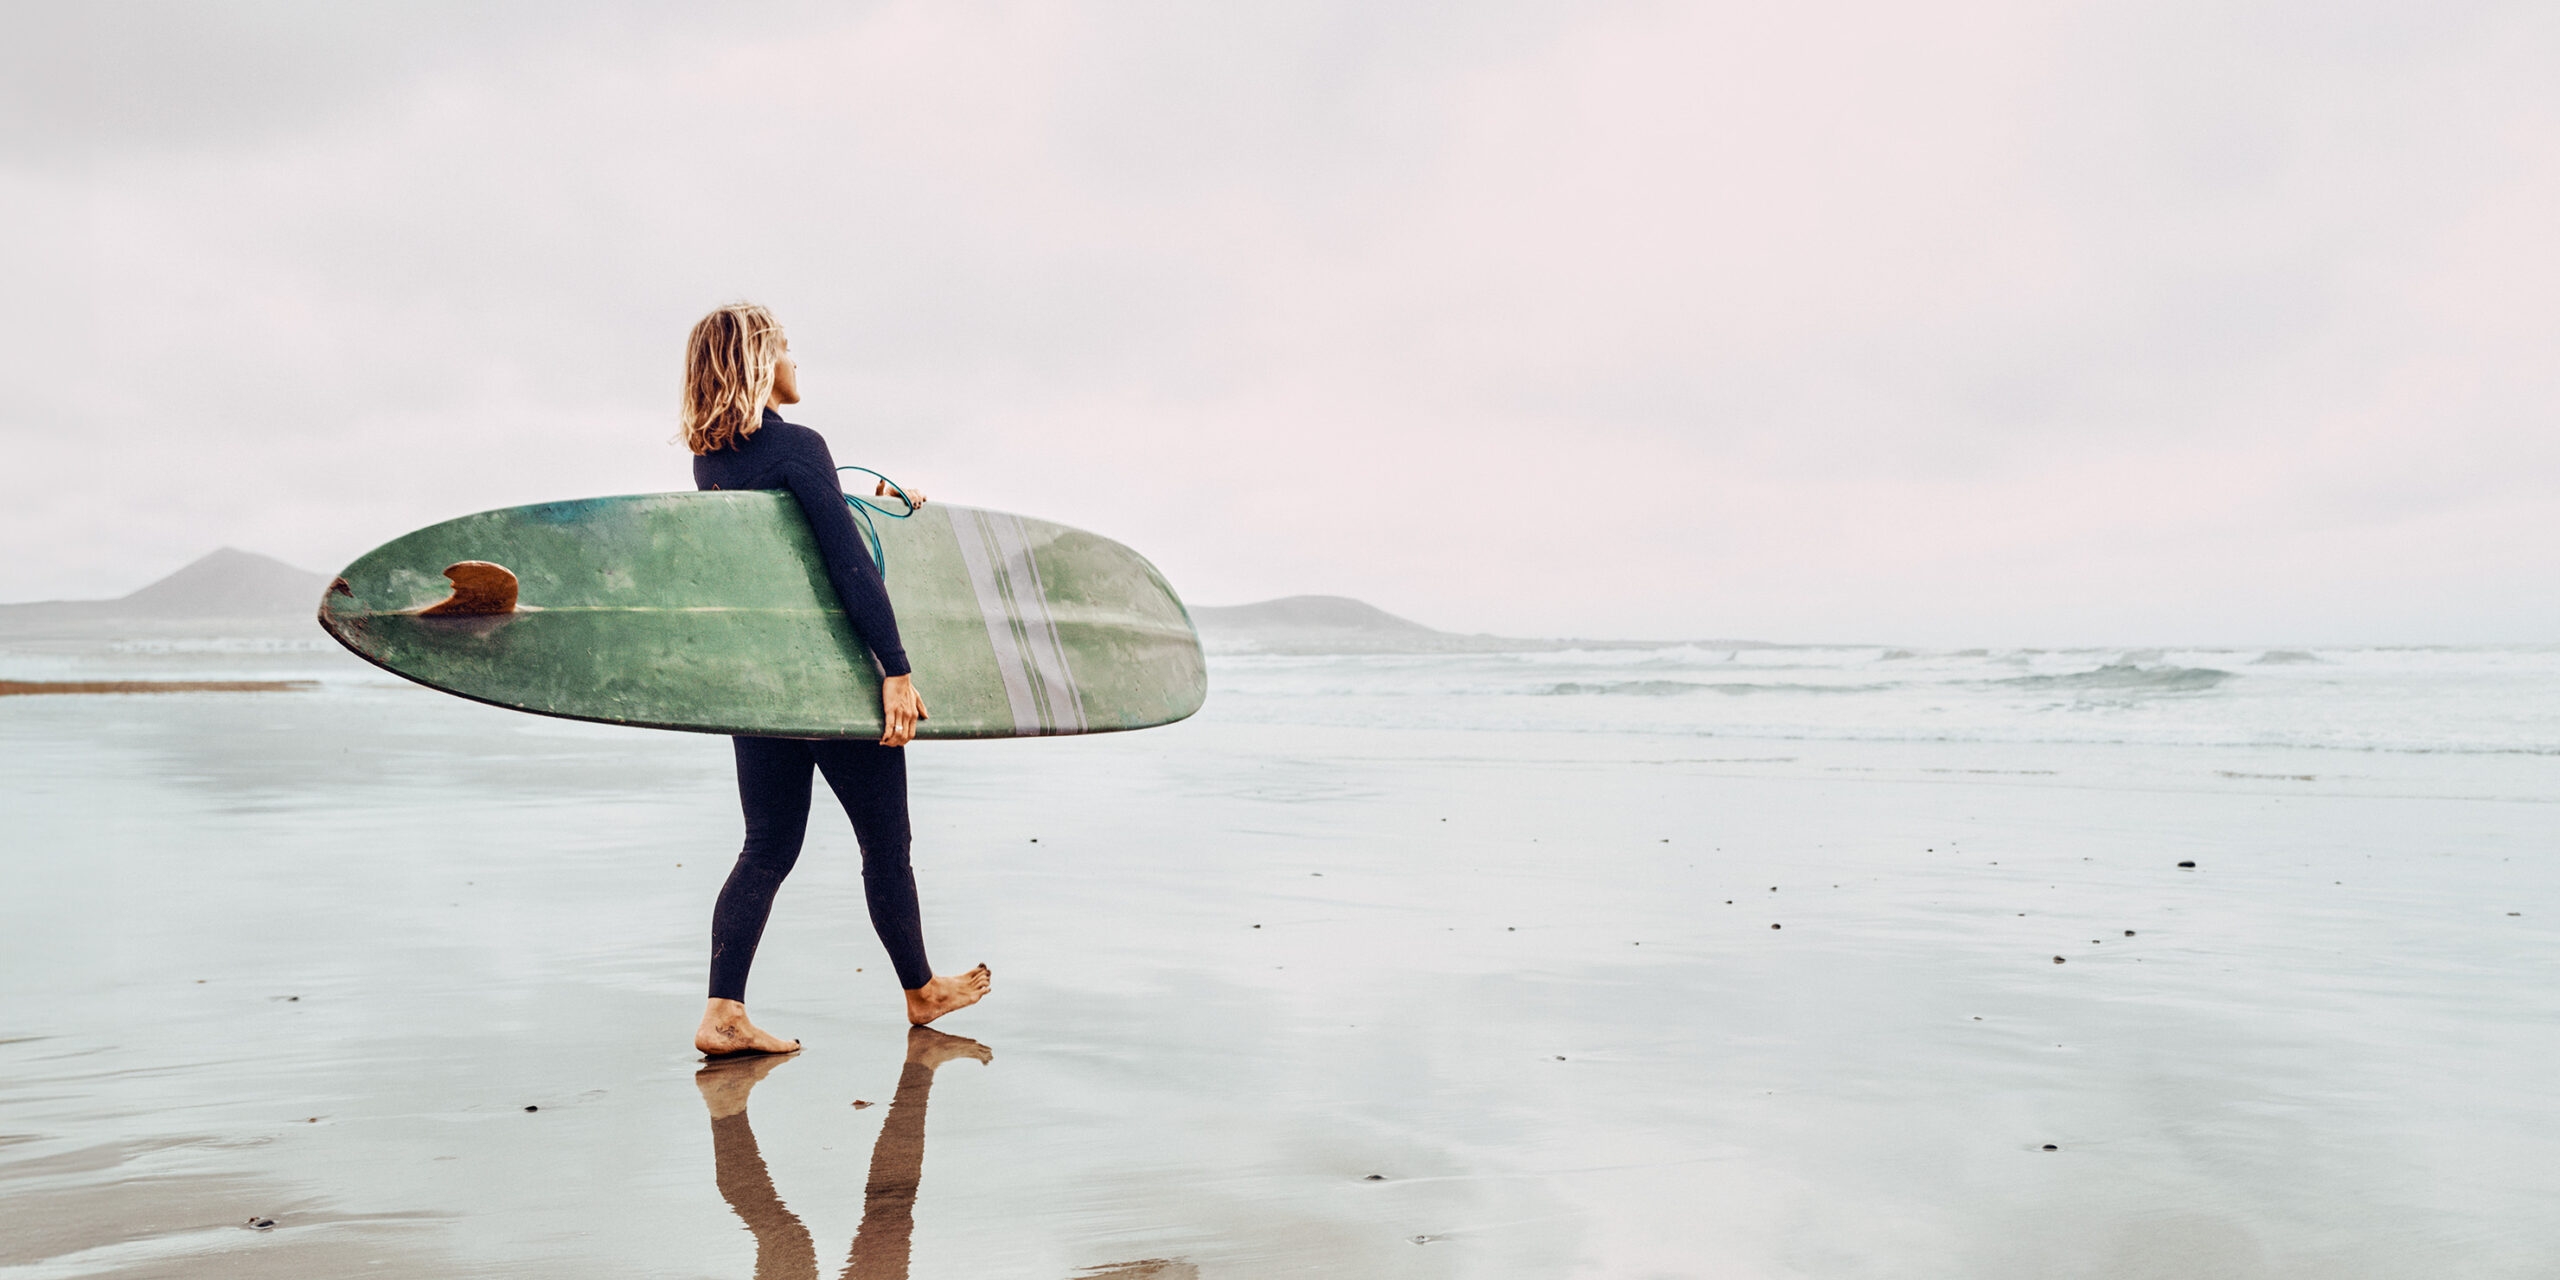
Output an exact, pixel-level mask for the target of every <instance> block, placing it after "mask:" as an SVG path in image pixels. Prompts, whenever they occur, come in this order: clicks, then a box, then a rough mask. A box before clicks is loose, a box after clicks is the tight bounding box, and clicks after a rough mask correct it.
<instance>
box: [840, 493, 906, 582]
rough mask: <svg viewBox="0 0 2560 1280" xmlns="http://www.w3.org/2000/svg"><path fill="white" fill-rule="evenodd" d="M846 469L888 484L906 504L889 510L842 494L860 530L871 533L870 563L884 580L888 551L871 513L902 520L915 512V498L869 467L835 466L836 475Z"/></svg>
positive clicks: (887, 566) (863, 499) (886, 572)
mask: <svg viewBox="0 0 2560 1280" xmlns="http://www.w3.org/2000/svg"><path fill="white" fill-rule="evenodd" d="M847 471H859V472H861V473H862V474H864V475H866V476H870V477H871V478H873V479H875V480H878V481H879V482H880V483H882V484H885V485H887V486H889V492H891V493H894V494H896V495H898V501H899V502H901V503H904V504H906V508H907V509H906V510H904V511H891V510H890V509H888V508H887V507H876V506H873V505H871V502H870V500H869V499H866V498H862V497H859V496H857V495H854V494H850V493H848V494H846V495H845V496H844V505H846V506H847V507H850V508H852V509H853V515H854V518H855V519H857V520H860V521H861V522H862V531H863V532H864V533H867V534H870V535H871V563H872V564H874V565H877V566H879V569H880V577H881V578H882V579H883V580H884V581H885V580H886V579H887V578H888V576H889V552H888V548H886V547H885V546H883V545H881V542H880V530H879V529H878V528H877V527H875V526H874V525H873V524H872V523H871V515H872V513H873V512H875V511H876V512H878V513H879V514H881V515H884V516H887V517H889V518H890V519H892V520H904V519H906V518H907V517H908V516H911V515H914V514H915V513H916V503H915V499H913V498H910V497H908V496H907V491H906V489H905V488H904V487H903V486H901V485H900V484H899V483H898V482H897V481H895V480H892V479H890V478H889V477H887V476H884V475H881V474H880V473H879V472H877V471H874V470H872V469H871V468H869V467H838V468H836V474H837V475H843V474H844V473H845V472H847ZM837 483H838V484H839V485H841V484H842V483H843V482H842V481H838V482H837ZM874 494H875V496H876V494H877V490H875V491H874Z"/></svg>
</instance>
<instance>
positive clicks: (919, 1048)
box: [777, 1027, 996, 1068]
mask: <svg viewBox="0 0 2560 1280" xmlns="http://www.w3.org/2000/svg"><path fill="white" fill-rule="evenodd" d="M995 1057H996V1051H995V1050H993V1049H990V1048H988V1047H986V1046H985V1045H982V1044H980V1043H978V1042H977V1041H975V1040H972V1039H970V1038H969V1037H967V1036H955V1035H952V1034H951V1033H949V1032H947V1031H936V1030H934V1029H933V1028H931V1027H909V1028H907V1061H909V1062H912V1063H915V1064H916V1065H918V1066H921V1067H926V1068H932V1067H938V1066H941V1065H942V1064H943V1063H946V1062H949V1061H951V1060H952V1059H954V1058H975V1059H977V1060H978V1061H980V1062H993V1061H995ZM777 1061H779V1059H777Z"/></svg>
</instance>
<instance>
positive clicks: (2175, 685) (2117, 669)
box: [1991, 662, 2231, 693]
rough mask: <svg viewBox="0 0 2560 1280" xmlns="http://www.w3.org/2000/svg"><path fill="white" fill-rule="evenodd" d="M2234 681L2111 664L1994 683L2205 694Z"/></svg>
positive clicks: (2210, 671)
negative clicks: (2085, 669) (2224, 682)
mask: <svg viewBox="0 0 2560 1280" xmlns="http://www.w3.org/2000/svg"><path fill="white" fill-rule="evenodd" d="M2230 678H2231V673H2230V672H2228V671H2219V670H2216V669H2214V668H2212V667H2141V666H2135V665H2134V664H2132V663H2130V662H2111V663H2108V664H2107V665H2106V666H2103V667H2099V668H2098V669H2096V670H2094V671H2072V672H2067V673H2064V674H2061V675H2044V676H2013V677H2011V678H2009V679H2006V680H1994V681H1992V682H1991V683H1993V684H1997V685H2004V686H2007V687H2009V688H2012V689H2057V690H2071V691H2083V690H2086V691H2103V692H2114V693H2202V692H2204V691H2205V690H2207V689H2211V688H2213V687H2214V686H2215V685H2218V684H2221V683H2222V682H2223V681H2225V680H2228V679H2230Z"/></svg>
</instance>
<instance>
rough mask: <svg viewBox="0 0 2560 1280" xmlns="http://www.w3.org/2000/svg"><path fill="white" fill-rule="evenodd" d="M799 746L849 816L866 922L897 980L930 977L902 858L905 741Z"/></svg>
mask: <svg viewBox="0 0 2560 1280" xmlns="http://www.w3.org/2000/svg"><path fill="white" fill-rule="evenodd" d="M807 745H808V746H810V747H811V748H813V750H814V754H815V755H816V756H817V758H818V769H819V771H820V772H822V773H824V774H826V775H827V785H828V786H829V787H832V788H834V789H835V793H836V799H837V800H840V801H842V802H843V803H844V812H845V816H846V817H848V818H851V819H853V837H854V839H855V840H857V841H859V842H860V843H861V845H862V896H863V897H864V898H866V899H868V900H869V902H870V904H871V927H872V928H873V929H874V930H876V931H878V932H879V934H880V945H881V946H883V947H886V948H888V951H889V963H890V964H892V965H895V966H896V967H897V970H898V985H899V986H902V987H905V988H906V989H907V990H909V991H913V990H915V989H916V988H918V987H921V986H923V985H924V984H925V983H927V982H929V981H932V979H933V967H932V966H931V965H930V964H927V963H926V962H925V958H924V913H923V912H922V911H921V910H920V909H919V908H918V907H917V906H916V873H915V868H914V867H913V866H911V865H909V863H908V861H907V846H908V844H909V840H910V833H909V831H908V827H907V751H906V748H904V747H884V746H881V745H880V744H879V743H876V742H860V741H845V740H842V739H831V740H829V741H825V742H813V743H809V744H807Z"/></svg>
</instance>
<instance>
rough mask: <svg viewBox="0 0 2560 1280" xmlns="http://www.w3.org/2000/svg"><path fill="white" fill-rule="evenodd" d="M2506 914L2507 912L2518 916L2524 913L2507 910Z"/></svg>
mask: <svg viewBox="0 0 2560 1280" xmlns="http://www.w3.org/2000/svg"><path fill="white" fill-rule="evenodd" d="M2507 914H2508V915H2511V916H2520V915H2523V914H2524V913H2523V912H2521V911H2510V912H2508V913H2507Z"/></svg>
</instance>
